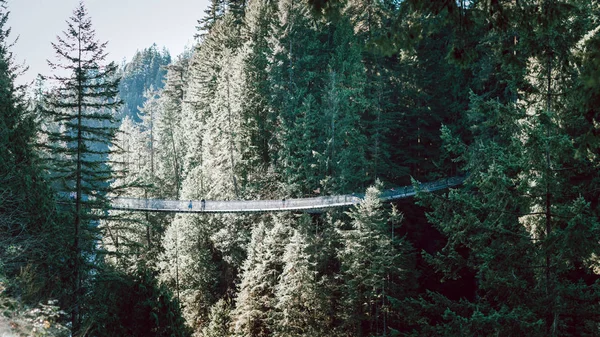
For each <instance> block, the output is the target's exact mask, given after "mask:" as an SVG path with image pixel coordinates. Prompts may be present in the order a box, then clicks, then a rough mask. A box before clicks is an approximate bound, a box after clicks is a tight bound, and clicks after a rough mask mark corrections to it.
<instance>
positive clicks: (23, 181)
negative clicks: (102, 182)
mask: <svg viewBox="0 0 600 337" xmlns="http://www.w3.org/2000/svg"><path fill="white" fill-rule="evenodd" d="M8 17H9V11H8V8H7V6H6V2H5V1H0V275H1V277H2V281H0V283H2V288H3V290H2V291H1V292H2V293H3V294H4V295H11V296H14V297H17V298H19V299H20V300H21V301H23V303H24V304H30V305H37V304H38V303H41V302H44V303H45V302H46V301H47V300H50V299H60V300H61V302H62V301H63V300H64V297H65V296H66V291H65V290H64V288H65V287H68V282H65V280H64V279H62V278H61V277H60V275H63V274H67V273H69V271H68V266H66V265H65V264H64V263H62V261H65V260H67V259H68V258H69V256H70V252H69V250H68V249H65V247H66V246H67V245H68V244H69V243H68V242H69V239H70V237H69V236H68V235H64V231H65V230H66V228H65V226H64V225H63V224H64V223H66V222H68V221H69V220H70V219H69V215H68V214H63V213H61V212H59V210H58V209H57V208H56V205H55V199H54V196H53V193H52V191H51V189H50V186H49V184H48V182H47V181H46V180H45V179H44V174H43V171H42V168H43V167H42V165H41V162H42V160H41V159H40V153H39V151H38V149H36V147H35V143H36V140H37V139H36V137H37V132H38V131H39V129H40V128H39V124H38V123H37V121H36V114H35V113H34V112H32V111H30V110H28V104H27V102H26V101H25V99H24V98H25V96H24V87H21V86H18V85H17V84H16V83H15V80H16V79H17V77H18V76H19V75H21V74H22V72H23V71H25V69H23V68H22V67H21V66H19V65H17V64H15V61H14V59H13V56H12V53H11V51H10V49H11V47H12V45H13V42H12V41H10V40H11V36H10V31H11V30H10V28H9V27H8V25H7V21H8ZM38 98H39V96H38ZM71 220H72V219H71ZM69 229H70V227H69ZM61 304H63V303H61ZM4 308H6V307H4Z"/></svg>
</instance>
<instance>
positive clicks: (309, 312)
mask: <svg viewBox="0 0 600 337" xmlns="http://www.w3.org/2000/svg"><path fill="white" fill-rule="evenodd" d="M308 247H309V245H308V242H307V239H306V237H305V236H304V235H302V234H300V232H299V231H297V230H294V231H293V235H292V236H291V238H290V242H289V243H288V245H287V246H286V248H285V252H284V254H283V256H282V260H283V263H284V265H283V272H282V273H281V277H280V279H279V283H278V284H277V286H276V288H275V298H276V303H277V304H276V305H275V307H276V309H277V314H276V317H277V321H276V322H277V323H276V324H275V327H274V330H275V333H274V335H275V336H322V335H324V334H326V332H327V326H326V324H327V321H328V319H329V317H327V310H326V308H327V306H326V304H327V301H326V297H325V294H324V292H323V289H322V285H321V284H319V282H318V276H317V272H316V266H314V263H312V262H311V261H310V258H311V257H310V256H309V249H308Z"/></svg>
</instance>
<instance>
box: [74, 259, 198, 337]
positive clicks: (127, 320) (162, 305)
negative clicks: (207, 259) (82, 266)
mask: <svg viewBox="0 0 600 337" xmlns="http://www.w3.org/2000/svg"><path fill="white" fill-rule="evenodd" d="M93 285H94V287H93V289H94V290H93V293H92V295H91V296H90V298H89V299H88V301H87V306H88V307H89V312H90V315H89V316H88V317H87V318H86V320H85V321H84V326H85V327H86V330H87V331H88V333H89V334H90V335H93V336H140V337H141V336H164V337H173V336H176V337H185V336H190V335H191V333H190V330H189V328H188V327H187V326H186V325H185V321H184V319H183V317H182V315H181V309H180V306H179V303H178V301H177V299H176V298H175V296H174V295H173V292H171V291H170V290H169V289H168V288H167V287H166V286H165V285H161V284H159V283H158V280H157V279H156V277H155V275H154V273H153V272H152V271H151V270H148V269H146V268H143V267H142V268H140V269H138V270H137V271H135V272H134V273H133V274H125V273H123V272H119V271H117V270H111V269H110V268H108V267H107V268H106V269H105V271H104V272H103V273H102V274H101V275H98V276H97V277H96V278H95V280H94V284H93Z"/></svg>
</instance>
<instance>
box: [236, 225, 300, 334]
mask: <svg viewBox="0 0 600 337" xmlns="http://www.w3.org/2000/svg"><path fill="white" fill-rule="evenodd" d="M288 221H289V219H285V218H276V219H274V224H273V225H272V227H271V228H269V227H267V226H265V224H264V223H260V224H259V225H258V226H257V227H255V228H254V229H253V230H252V239H251V241H250V244H249V245H248V255H247V256H248V257H247V259H246V261H245V262H244V265H243V267H242V275H241V282H240V285H239V288H240V290H239V291H238V294H237V298H236V303H235V309H234V310H233V313H232V320H233V331H234V334H235V335H236V336H270V335H271V334H272V333H273V330H274V328H275V327H276V326H277V324H278V322H277V321H276V315H275V306H276V298H275V289H276V285H277V283H278V279H279V276H280V275H281V273H282V272H283V261H282V259H281V257H282V256H283V253H284V251H285V246H286V244H287V242H288V240H289V235H290V228H289V226H290V224H289V223H288Z"/></svg>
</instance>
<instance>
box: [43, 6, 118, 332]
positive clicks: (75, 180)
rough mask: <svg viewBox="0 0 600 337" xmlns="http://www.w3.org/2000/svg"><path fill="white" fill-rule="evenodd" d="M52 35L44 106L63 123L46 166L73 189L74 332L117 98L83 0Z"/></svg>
mask: <svg viewBox="0 0 600 337" xmlns="http://www.w3.org/2000/svg"><path fill="white" fill-rule="evenodd" d="M57 39H58V41H57V42H56V43H53V44H52V46H53V48H54V51H55V53H56V57H57V62H49V64H50V65H51V66H52V68H53V69H55V70H57V73H56V74H55V75H53V76H51V77H48V79H50V80H52V81H54V82H56V85H57V87H56V88H55V89H54V90H53V92H52V93H51V94H50V95H49V96H48V100H47V102H46V104H45V109H44V112H45V113H46V114H48V115H50V116H52V117H53V119H54V120H55V121H56V122H58V123H60V124H61V125H62V126H63V127H64V132H61V133H57V132H52V133H49V140H50V143H49V144H47V148H48V150H49V151H50V152H52V153H56V154H59V155H60V156H57V157H54V159H55V160H54V162H53V163H52V164H53V166H52V167H50V168H49V169H50V170H51V171H52V172H53V178H54V180H55V181H56V182H57V183H58V184H59V188H60V190H61V191H63V192H67V193H72V194H73V195H74V204H75V205H74V206H75V209H74V218H75V220H74V228H73V247H72V250H73V252H72V254H73V255H72V268H73V276H72V296H73V300H72V304H71V319H72V326H73V335H79V334H80V333H81V331H80V329H81V318H82V313H81V310H80V309H81V306H82V302H81V295H82V289H83V288H82V285H83V279H84V275H85V273H86V269H87V268H85V265H86V263H85V261H86V260H87V259H88V258H89V257H90V256H93V250H94V245H95V243H94V241H95V240H97V239H98V236H97V235H98V234H97V232H96V230H95V222H96V221H98V220H99V219H100V218H102V217H103V214H102V212H98V211H92V209H104V208H106V206H107V203H108V202H107V195H106V194H107V192H109V191H111V190H114V188H111V187H109V185H108V184H109V180H110V179H112V178H113V172H112V170H111V169H110V167H108V166H107V165H106V161H107V156H108V154H109V153H110V152H111V151H110V150H109V148H108V147H109V146H110V145H111V144H112V141H113V138H114V135H115V133H116V131H117V127H116V125H115V119H114V114H113V111H114V109H116V108H117V107H118V106H119V105H120V103H121V102H120V101H119V100H118V99H116V96H117V94H118V84H119V79H118V78H116V77H115V74H116V71H117V66H116V65H115V64H114V63H110V64H108V65H106V66H104V65H102V62H104V60H105V59H106V56H107V54H106V53H105V51H104V50H105V48H106V44H107V43H106V42H104V43H100V42H99V41H98V40H96V37H95V31H94V30H93V28H92V22H91V19H90V18H89V16H88V14H87V10H86V8H85V6H84V5H83V2H81V3H80V4H79V5H78V6H77V8H76V9H75V11H74V12H73V16H71V17H70V18H69V20H68V21H67V30H66V31H64V32H63V36H62V37H60V36H59V37H58V38H57ZM58 70H66V71H67V74H66V75H63V72H59V71H58ZM84 252H85V253H84ZM88 254H89V255H88Z"/></svg>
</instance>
